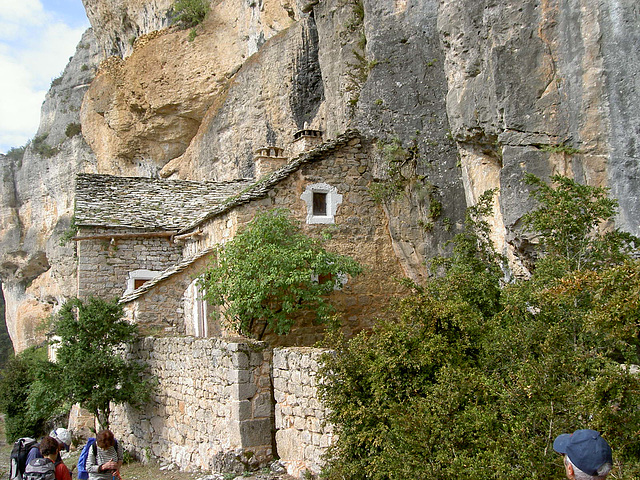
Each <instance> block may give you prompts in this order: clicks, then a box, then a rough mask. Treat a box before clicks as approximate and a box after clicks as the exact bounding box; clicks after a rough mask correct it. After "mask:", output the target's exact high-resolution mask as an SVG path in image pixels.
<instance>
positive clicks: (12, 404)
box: [0, 347, 49, 442]
mask: <svg viewBox="0 0 640 480" xmlns="http://www.w3.org/2000/svg"><path fill="white" fill-rule="evenodd" d="M46 360H47V349H46V348H36V347H31V348H28V349H27V350H24V351H23V352H21V353H19V354H18V355H16V356H14V357H12V358H11V359H10V360H9V361H8V362H7V363H6V365H5V366H4V368H3V370H2V372H1V374H0V391H2V395H0V411H2V413H4V414H5V430H6V437H7V441H8V442H13V441H15V440H17V439H18V438H20V437H25V436H29V437H38V436H40V435H41V434H42V433H44V431H45V426H46V421H47V420H48V417H49V415H48V413H49V412H37V411H34V410H33V409H31V408H30V406H29V401H28V399H29V392H30V390H31V387H32V385H33V384H34V382H35V381H36V378H37V375H38V370H39V369H40V368H41V366H42V365H43V364H44V363H46Z"/></svg>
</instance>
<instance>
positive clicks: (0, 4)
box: [0, 0, 88, 153]
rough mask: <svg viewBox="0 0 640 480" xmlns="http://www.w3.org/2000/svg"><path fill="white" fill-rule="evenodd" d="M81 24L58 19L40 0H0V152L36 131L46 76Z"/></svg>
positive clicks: (58, 68)
mask: <svg viewBox="0 0 640 480" xmlns="http://www.w3.org/2000/svg"><path fill="white" fill-rule="evenodd" d="M87 23H88V22H87ZM85 28H86V26H82V27H80V28H72V27H70V26H69V25H67V24H65V23H63V22H62V21H61V20H59V19H58V18H56V16H55V14H54V13H53V12H47V11H45V10H44V8H43V6H42V3H41V2H40V0H20V1H17V2H16V1H13V0H0V72H2V75H0V152H5V153H6V151H7V150H8V149H9V148H10V147H18V146H21V145H24V144H25V143H26V142H27V140H29V139H30V138H32V137H33V136H34V135H35V132H36V130H37V128H38V123H39V119H40V107H41V105H42V102H43V100H44V97H45V94H46V92H47V90H48V89H49V85H50V84H51V80H52V79H53V78H56V77H58V76H59V75H60V73H62V71H63V69H64V67H65V66H66V64H67V63H68V61H69V57H70V56H72V55H73V53H74V52H75V47H76V45H77V44H78V42H79V41H80V38H81V35H82V33H83V31H84V30H85Z"/></svg>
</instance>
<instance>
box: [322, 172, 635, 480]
mask: <svg viewBox="0 0 640 480" xmlns="http://www.w3.org/2000/svg"><path fill="white" fill-rule="evenodd" d="M531 180H533V179H531ZM554 181H555V186H550V187H549V188H550V189H551V190H553V192H547V190H546V187H547V186H546V185H544V186H543V184H542V183H541V182H540V183H537V185H538V186H539V189H538V190H537V191H534V193H533V195H534V196H535V197H536V198H538V200H539V201H540V205H539V207H538V208H537V209H535V210H534V211H532V213H531V215H530V216H529V222H530V223H529V225H539V226H543V225H547V222H549V221H550V219H549V218H548V215H549V211H550V210H549V209H550V208H552V206H553V205H552V204H555V203H557V202H558V199H557V198H556V197H555V195H556V194H557V195H561V196H562V197H563V198H564V200H563V202H564V203H563V204H562V206H563V209H562V210H561V211H560V212H559V213H558V215H560V217H559V218H555V220H554V222H555V227H554V228H555V229H556V230H555V235H556V237H557V238H558V239H561V238H569V237H567V236H566V235H568V233H570V232H571V231H573V229H574V228H576V227H577V226H580V225H582V226H585V228H584V229H583V230H582V231H583V233H584V235H586V236H587V237H588V238H589V239H592V240H593V242H591V243H589V248H588V249H587V251H588V252H589V256H588V258H591V259H597V260H598V261H589V262H579V263H575V262H574V261H573V259H574V258H575V256H574V254H573V250H572V249H568V250H567V249H566V248H565V249H564V250H561V251H558V252H557V253H555V254H553V255H551V254H550V252H551V250H549V248H550V247H549V245H550V244H549V243H546V242H543V245H544V246H545V247H544V248H545V253H544V258H543V261H544V262H550V263H553V262H562V263H563V265H564V267H566V268H564V267H563V268H562V269H552V268H547V269H544V270H543V271H540V270H536V271H534V275H533V277H532V278H531V279H530V280H527V281H524V280H523V281H519V282H515V283H513V284H509V285H506V286H505V285H502V282H501V271H500V268H501V265H502V262H501V259H500V257H499V256H498V255H497V254H496V252H495V250H494V249H493V248H492V246H491V243H490V241H489V238H488V232H489V229H488V226H487V224H486V222H485V221H484V220H483V217H484V216H486V215H487V214H488V213H489V212H490V209H489V203H488V201H486V198H485V201H484V203H483V202H480V203H479V204H478V205H477V206H476V207H474V208H472V209H471V211H472V214H471V215H467V221H466V228H465V231H464V232H463V233H462V234H459V235H456V237H455V240H454V249H453V254H452V256H451V257H450V258H447V259H440V260H438V261H436V262H435V263H434V266H435V267H437V268H439V269H441V270H442V275H441V276H439V277H434V278H432V279H431V280H430V281H428V282H427V283H426V284H425V285H413V294H412V295H410V296H408V297H406V298H403V299H400V300H399V301H398V302H397V303H396V304H395V305H394V306H393V308H392V309H391V313H390V315H389V318H388V319H385V320H381V321H379V322H378V323H377V325H376V327H375V328H374V329H373V330H372V331H371V332H369V333H366V334H364V333H363V334H360V335H358V336H357V337H355V338H354V339H352V340H349V341H345V340H342V339H340V338H339V337H338V338H337V340H335V339H334V341H333V342H332V343H331V345H332V346H333V347H334V352H333V353H332V354H331V355H326V356H325V366H324V367H323V369H322V372H321V376H322V379H323V381H322V382H321V388H322V390H321V391H322V396H323V400H324V402H325V404H326V405H327V406H328V407H329V412H330V413H329V418H328V420H329V421H330V422H331V423H333V424H334V425H335V426H336V432H335V433H336V436H337V441H336V442H335V443H334V444H333V445H332V447H331V450H330V452H329V457H328V460H329V462H328V464H327V468H326V472H325V474H326V476H327V478H329V479H334V478H335V479H338V478H350V479H376V480H382V479H385V480H386V479H396V478H397V479H400V478H423V477H424V472H429V476H430V477H432V478H450V479H467V478H495V479H513V480H516V479H518V480H520V479H544V478H555V477H559V476H561V474H562V472H563V470H562V468H563V467H562V460H561V457H560V456H559V455H557V454H555V453H554V452H553V449H552V442H553V439H554V438H555V436H556V435H558V434H559V433H565V432H573V431H574V430H576V429H578V428H593V429H596V430H599V431H601V432H602V433H603V436H604V437H605V438H606V439H607V440H608V441H609V442H610V444H611V445H612V448H613V451H614V461H615V462H616V466H615V471H614V475H615V476H616V478H623V479H629V480H631V479H633V478H638V475H639V474H640V445H639V444H638V442H637V425H638V424H640V410H639V409H638V408H637V405H638V404H639V402H640V377H639V376H638V375H637V374H636V375H634V374H631V373H630V369H629V368H628V367H627V366H628V365H630V364H638V363H640V358H639V353H640V340H639V338H640V322H638V320H637V319H638V318H639V317H640V313H639V312H640V301H638V298H640V297H639V294H640V263H639V262H637V261H633V260H631V259H629V258H628V257H627V258H626V259H624V257H625V255H624V252H625V249H626V248H627V245H628V243H627V242H626V240H630V239H626V240H625V238H622V241H619V240H620V238H619V237H617V236H614V237H613V238H611V237H607V235H606V234H603V235H601V234H599V233H598V231H597V229H598V226H599V224H600V221H597V218H600V219H601V220H609V219H610V218H609V216H608V215H609V212H610V213H611V215H613V214H615V208H613V209H612V210H609V209H605V210H600V208H599V205H600V204H601V203H602V197H601V196H600V193H602V192H600V190H598V189H593V188H591V187H584V186H581V185H577V184H576V183H575V182H573V181H571V180H569V179H566V178H564V177H562V178H556V179H555V180H554ZM541 190H542V191H544V192H546V193H548V194H549V195H548V196H544V195H543V196H540V193H541ZM569 192H571V194H569ZM565 197H566V198H565ZM567 198H569V199H572V200H571V201H569V200H567ZM605 204H606V202H605ZM578 205H581V206H582V207H578ZM610 206H611V207H614V205H610ZM576 211H581V212H590V213H588V214H587V215H586V216H584V217H582V216H579V215H578V216H575V215H572V212H576ZM562 215H564V216H562ZM539 233H540V232H539ZM540 234H541V235H544V234H543V233H540ZM608 240H611V241H608ZM581 245H582V244H581ZM562 252H564V253H565V254H566V257H563V256H562V255H561V253H562ZM585 266H588V268H586V267H585ZM550 271H551V272H553V273H555V274H556V275H555V276H551V275H549V272H550ZM540 274H542V275H543V278H538V275H540Z"/></svg>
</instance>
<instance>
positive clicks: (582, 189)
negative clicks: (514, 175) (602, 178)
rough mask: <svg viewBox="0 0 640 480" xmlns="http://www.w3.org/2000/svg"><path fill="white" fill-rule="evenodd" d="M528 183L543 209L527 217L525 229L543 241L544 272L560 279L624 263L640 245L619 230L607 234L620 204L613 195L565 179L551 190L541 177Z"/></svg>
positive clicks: (529, 177)
mask: <svg viewBox="0 0 640 480" xmlns="http://www.w3.org/2000/svg"><path fill="white" fill-rule="evenodd" d="M525 181H526V183H528V184H529V185H532V186H533V187H534V188H533V190H532V192H531V196H532V197H533V198H535V199H536V200H537V201H538V207H537V208H536V209H534V210H532V211H531V212H529V213H527V214H526V215H524V217H523V222H524V225H525V227H526V228H527V229H528V230H529V231H531V232H534V233H536V234H537V235H538V237H539V239H540V246H539V248H540V256H541V257H542V259H541V260H540V261H538V265H537V266H538V268H542V269H544V270H545V271H546V270H549V274H551V275H552V276H555V277H559V276H562V275H563V274H565V273H566V272H568V271H572V270H581V269H584V268H596V267H598V266H601V265H611V264H614V263H619V262H620V261H622V260H624V259H625V258H627V257H628V253H629V251H630V250H631V248H632V247H633V246H634V245H638V243H639V242H638V239H637V238H635V237H634V236H633V235H631V234H629V233H627V232H623V231H620V230H619V229H606V228H603V227H605V226H606V224H607V223H608V222H611V220H612V218H613V217H614V215H615V213H616V211H617V208H618V201H617V200H615V199H613V198H609V189H607V188H598V187H591V186H589V185H581V184H579V183H577V182H575V181H574V180H571V179H570V178H567V177H564V176H562V175H554V176H552V177H551V182H552V183H551V184H547V183H545V182H544V181H542V180H541V179H540V178H538V177H536V176H535V175H531V174H527V175H526V176H525Z"/></svg>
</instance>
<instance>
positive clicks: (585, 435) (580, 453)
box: [553, 429, 613, 480]
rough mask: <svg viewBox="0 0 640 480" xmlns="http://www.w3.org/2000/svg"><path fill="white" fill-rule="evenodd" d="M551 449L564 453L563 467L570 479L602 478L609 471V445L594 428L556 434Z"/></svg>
mask: <svg viewBox="0 0 640 480" xmlns="http://www.w3.org/2000/svg"><path fill="white" fill-rule="evenodd" d="M553 449H554V450H555V451H556V452H558V453H561V454H562V455H564V467H565V469H566V471H567V478H569V479H570V480H604V479H605V478H606V477H607V475H609V472H610V471H611V466H612V464H613V458H612V456H611V447H610V446H609V444H608V443H607V441H606V440H605V439H604V438H602V437H601V436H600V434H599V433H598V432H596V431H595V430H589V429H586V430H576V431H575V432H573V433H563V434H562V435H558V437H557V438H556V439H555V440H554V441H553Z"/></svg>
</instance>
